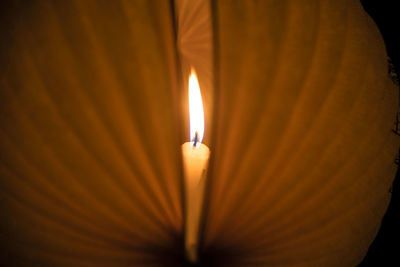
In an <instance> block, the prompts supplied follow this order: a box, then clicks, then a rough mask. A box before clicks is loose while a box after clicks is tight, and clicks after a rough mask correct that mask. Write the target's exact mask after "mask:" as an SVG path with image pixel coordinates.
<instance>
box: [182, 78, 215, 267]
mask: <svg viewBox="0 0 400 267" xmlns="http://www.w3.org/2000/svg"><path fill="white" fill-rule="evenodd" d="M189 117H190V140H191V142H187V143H184V144H183V145H182V155H183V170H184V175H185V182H184V183H185V199H186V223H185V250H186V256H187V258H188V259H189V260H190V261H191V262H196V261H197V247H198V236H199V226H200V218H201V210H202V204H203V196H204V186H205V178H206V171H207V165H208V158H209V156H210V150H209V148H208V147H207V146H206V145H203V144H202V143H201V141H202V140H203V135H204V111H203V101H202V100H201V93H200V87H199V83H198V81H197V77H196V75H195V74H194V72H193V71H192V73H191V75H190V78H189Z"/></svg>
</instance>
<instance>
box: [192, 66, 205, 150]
mask: <svg viewBox="0 0 400 267" xmlns="http://www.w3.org/2000/svg"><path fill="white" fill-rule="evenodd" d="M189 116H190V141H194V138H195V133H196V132H197V133H198V140H197V141H198V144H200V143H201V141H202V140H203V135H204V110H203V101H202V100H201V93H200V87H199V82H198V81H197V77H196V74H195V73H194V71H192V73H191V74H190V77H189Z"/></svg>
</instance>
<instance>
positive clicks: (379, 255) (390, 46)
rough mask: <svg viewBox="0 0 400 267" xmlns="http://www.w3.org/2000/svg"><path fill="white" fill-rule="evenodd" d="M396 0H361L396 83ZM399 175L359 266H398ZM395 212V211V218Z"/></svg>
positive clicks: (399, 47) (398, 32) (399, 21)
mask: <svg viewBox="0 0 400 267" xmlns="http://www.w3.org/2000/svg"><path fill="white" fill-rule="evenodd" d="M396 2H397V5H399V4H400V1H398V0H397V1H396V0H394V1H389V0H361V3H362V5H363V6H364V9H365V10H366V11H367V12H368V14H369V15H370V16H371V17H372V18H373V19H374V21H375V23H376V24H377V25H378V28H379V30H380V31H381V34H382V36H383V39H384V40H385V44H386V50H387V53H388V56H389V57H390V61H391V63H392V67H389V70H388V73H389V72H392V73H393V72H394V73H396V74H397V79H396V80H395V82H397V84H398V77H400V75H399V73H400V72H399V71H400V62H399V50H400V42H399V39H400V29H399V28H400V27H399V25H400V18H399V17H400V9H399V8H396V5H395V3H396ZM396 37H397V39H396ZM399 104H400V103H399ZM399 138H400V137H399ZM393 160H394V159H393ZM399 176H400V171H399V169H398V170H397V174H396V178H395V180H394V182H393V187H392V200H391V202H390V204H389V207H388V210H387V213H386V215H385V217H384V218H383V221H382V226H381V229H380V230H379V232H378V235H377V237H376V239H375V241H374V242H373V243H372V245H371V246H370V248H369V250H368V254H367V256H366V257H365V259H364V260H363V262H362V263H361V264H360V265H359V267H366V266H379V267H380V266H382V267H384V266H400V255H399V254H400V231H399V227H400V219H399V217H400V214H399V212H400V204H399V202H400V200H399V198H400V178H399ZM396 215H398V216H397V218H396Z"/></svg>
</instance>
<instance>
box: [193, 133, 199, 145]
mask: <svg viewBox="0 0 400 267" xmlns="http://www.w3.org/2000/svg"><path fill="white" fill-rule="evenodd" d="M193 141H194V142H193V147H196V145H197V142H198V141H199V133H198V132H197V131H196V132H195V133H194V140H193Z"/></svg>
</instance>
